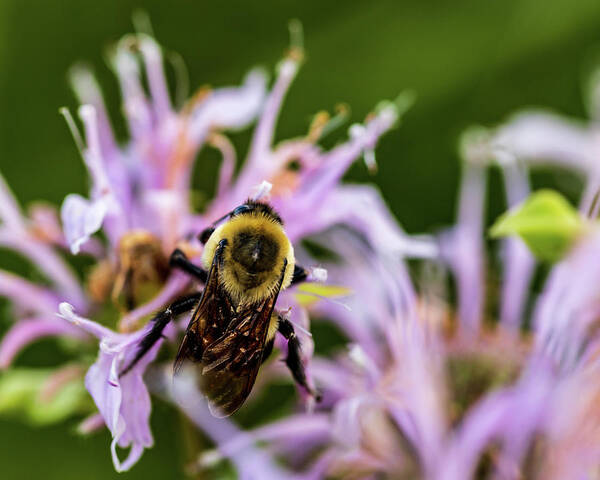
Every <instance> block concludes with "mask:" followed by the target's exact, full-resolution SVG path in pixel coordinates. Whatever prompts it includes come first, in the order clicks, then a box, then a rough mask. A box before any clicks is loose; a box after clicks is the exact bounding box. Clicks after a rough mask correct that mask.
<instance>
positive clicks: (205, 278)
mask: <svg viewBox="0 0 600 480" xmlns="http://www.w3.org/2000/svg"><path fill="white" fill-rule="evenodd" d="M221 222H223V223H221ZM219 223H221V224H220V225H219ZM199 238H200V240H201V242H202V243H205V248H204V252H203V255H202V264H203V267H199V266H196V265H194V264H193V263H191V262H190V261H189V259H188V258H187V257H186V256H185V254H184V253H183V252H182V251H181V250H175V251H174V252H173V254H172V255H171V260H170V263H171V266H173V267H176V268H179V269H181V270H183V271H185V272H187V273H188V274H190V275H192V276H193V277H195V278H196V279H198V280H200V281H201V282H203V283H204V285H205V286H204V290H203V291H202V292H200V293H196V294H192V295H188V296H186V297H183V298H181V299H179V300H177V301H175V302H174V303H172V304H171V305H170V306H169V307H168V308H167V309H166V310H164V311H163V312H160V313H158V314H157V315H156V316H155V317H154V319H153V323H152V327H151V328H150V330H149V332H148V333H147V335H146V336H145V337H144V338H143V339H142V341H141V342H140V345H139V349H138V351H137V353H136V355H135V357H134V359H133V360H132V361H131V362H130V364H129V365H128V366H127V367H126V368H125V369H124V370H123V372H122V373H121V375H124V374H125V373H127V372H128V371H129V370H130V369H131V368H132V367H133V366H134V365H135V364H136V363H137V361H139V360H140V358H142V357H143V355H144V354H145V353H146V352H147V351H148V350H149V349H150V348H151V347H152V345H154V344H155V343H156V342H157V341H158V340H159V339H160V338H161V335H162V331H163V329H164V328H165V327H166V325H167V324H168V323H169V322H170V321H171V320H173V318H175V317H176V316H178V315H180V314H183V313H185V312H187V311H190V310H193V313H192V316H191V319H190V322H189V324H188V327H187V329H186V332H185V336H184V338H183V341H182V343H181V345H180V347H179V351H178V353H177V357H176V359H175V367H174V370H175V373H177V372H178V371H179V370H180V369H181V367H182V365H183V364H184V363H189V364H190V365H192V366H194V367H195V371H196V373H197V378H198V384H199V387H200V389H201V391H202V392H203V393H204V395H205V396H206V397H207V399H208V403H209V407H210V410H211V412H212V413H213V415H215V416H218V417H225V416H229V415H231V414H232V413H234V412H235V411H236V410H238V409H239V408H240V407H241V406H242V404H243V403H244V401H245V400H246V398H247V397H248V395H249V394H250V391H251V390H252V387H253V385H254V382H255V380H256V375H257V373H258V370H259V368H260V366H261V364H262V362H263V361H264V360H265V359H266V358H267V357H268V355H269V354H270V353H271V351H272V349H273V342H274V340H275V334H276V333H277V331H279V332H280V333H281V334H282V335H283V336H284V337H285V338H286V339H287V341H288V355H287V358H286V364H287V366H288V367H289V369H290V371H291V373H292V375H293V377H294V379H295V380H296V382H297V383H298V384H300V385H301V386H302V387H303V388H304V389H305V390H306V391H307V392H309V393H310V394H311V395H313V396H315V397H317V395H316V394H315V393H314V391H313V390H312V389H311V388H310V387H309V386H308V383H307V380H306V374H305V371H304V367H303V365H302V361H301V358H300V343H299V341H298V338H297V337H296V334H295V332H294V328H293V326H292V324H291V322H290V321H289V320H287V319H285V318H284V317H283V316H282V315H280V314H279V313H277V311H276V310H275V304H276V302H277V297H278V295H279V292H280V291H281V290H284V289H285V288H287V287H288V286H290V285H291V284H294V283H298V282H301V281H304V280H306V279H307V277H308V273H307V271H306V270H305V269H304V268H302V267H300V266H298V265H296V263H295V258H294V249H293V247H292V244H291V242H290V241H289V239H288V237H287V235H286V234H285V231H284V228H283V222H282V220H281V218H280V217H279V215H278V214H277V213H276V212H275V211H274V210H273V209H272V208H271V206H270V205H268V204H266V203H261V202H256V201H252V200H248V201H247V202H246V203H244V204H243V205H240V206H239V207H237V208H236V209H234V210H233V211H231V212H229V213H228V214H227V215H225V216H224V217H222V218H221V219H219V220H217V222H215V224H213V226H211V227H209V228H207V229H206V230H204V231H203V232H202V233H201V234H200V236H199ZM317 399H318V398H317Z"/></svg>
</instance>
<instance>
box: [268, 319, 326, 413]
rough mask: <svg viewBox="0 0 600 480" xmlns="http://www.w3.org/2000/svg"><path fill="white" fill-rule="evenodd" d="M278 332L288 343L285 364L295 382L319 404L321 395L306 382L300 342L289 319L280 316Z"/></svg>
mask: <svg viewBox="0 0 600 480" xmlns="http://www.w3.org/2000/svg"><path fill="white" fill-rule="evenodd" d="M278 330H279V333H281V334H282V335H283V336H284V337H285V339H286V340H287V341H288V354H287V358H286V359H285V364H286V365H287V367H288V368H289V369H290V372H292V376H293V377H294V380H295V381H296V383H298V384H299V385H301V386H302V387H303V388H304V389H305V390H306V391H307V392H308V393H310V394H311V395H312V396H313V397H314V398H315V400H316V401H317V402H319V401H320V400H321V395H319V394H318V393H317V392H315V391H314V390H313V389H312V388H310V387H309V385H308V382H307V381H306V372H305V371H304V365H303V364H302V359H301V358H300V352H301V350H300V341H299V340H298V337H297V336H296V332H295V331H294V326H293V325H292V323H291V322H290V321H289V320H288V319H287V318H284V317H282V316H279V326H278Z"/></svg>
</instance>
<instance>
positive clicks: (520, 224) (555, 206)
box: [490, 190, 585, 262]
mask: <svg viewBox="0 0 600 480" xmlns="http://www.w3.org/2000/svg"><path fill="white" fill-rule="evenodd" d="M584 228H585V223H584V221H583V219H582V218H581V216H580V215H579V213H578V212H577V210H575V208H573V207H572V206H571V204H570V203H569V202H568V201H567V200H565V198H564V197H563V196H562V195H560V194H559V193H558V192H555V191H554V190H539V191H537V192H535V193H533V194H532V195H531V196H530V197H529V198H528V199H527V200H525V201H524V202H523V203H522V204H521V205H519V206H517V207H515V208H512V209H510V210H509V211H508V212H506V213H504V214H503V215H502V216H500V217H499V218H498V220H496V222H495V223H494V225H493V226H492V228H491V229H490V234H491V236H492V237H505V236H510V235H518V236H519V237H521V239H522V240H523V241H524V242H525V243H526V244H527V246H528V247H529V249H530V250H531V251H532V252H533V254H534V255H535V256H536V257H537V258H538V259H539V260H542V261H548V262H556V261H558V260H560V259H561V258H562V257H563V256H564V255H565V253H567V252H568V250H569V249H570V248H571V246H572V245H573V243H574V242H575V240H576V239H577V237H578V236H579V235H580V234H581V232H582V231H583V230H584Z"/></svg>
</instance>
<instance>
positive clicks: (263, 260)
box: [231, 230, 279, 274]
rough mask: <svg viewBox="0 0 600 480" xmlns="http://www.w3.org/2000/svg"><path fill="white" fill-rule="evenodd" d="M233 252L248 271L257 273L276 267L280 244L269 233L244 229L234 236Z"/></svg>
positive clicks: (237, 260) (238, 261) (236, 259)
mask: <svg viewBox="0 0 600 480" xmlns="http://www.w3.org/2000/svg"><path fill="white" fill-rule="evenodd" d="M231 252H232V257H233V259H234V260H235V261H236V262H237V263H239V264H240V265H241V266H242V267H243V268H244V269H245V270H246V271H247V272H248V273H250V274H257V273H261V272H266V271H271V270H272V269H273V268H275V264H276V262H277V257H278V255H279V245H278V244H277V242H276V241H275V239H273V238H271V237H270V236H269V235H263V234H260V233H254V232H252V231H250V230H243V231H241V232H239V233H238V234H236V235H235V237H234V238H233V245H232V249H231Z"/></svg>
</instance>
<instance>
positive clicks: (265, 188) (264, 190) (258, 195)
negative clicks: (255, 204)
mask: <svg viewBox="0 0 600 480" xmlns="http://www.w3.org/2000/svg"><path fill="white" fill-rule="evenodd" d="M272 188H273V184H272V183H270V182H267V181H266V180H263V181H262V183H261V184H260V185H257V186H256V187H254V192H255V193H254V195H252V200H255V201H257V200H261V199H263V198H265V197H268V196H269V193H271V189H272Z"/></svg>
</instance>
